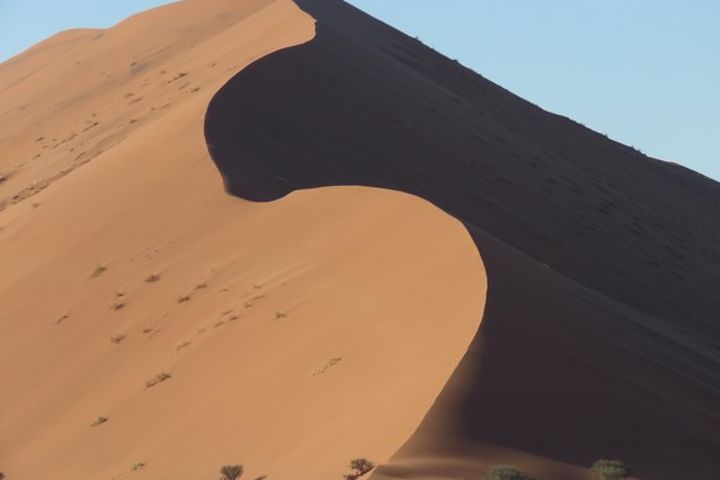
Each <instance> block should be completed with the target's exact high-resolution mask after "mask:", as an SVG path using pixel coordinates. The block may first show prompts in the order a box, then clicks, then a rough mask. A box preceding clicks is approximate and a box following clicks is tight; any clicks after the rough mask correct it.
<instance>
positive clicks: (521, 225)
mask: <svg viewBox="0 0 720 480" xmlns="http://www.w3.org/2000/svg"><path fill="white" fill-rule="evenodd" d="M297 3H298V5H299V6H300V7H301V8H302V9H303V10H304V11H306V12H307V13H308V14H310V15H311V16H313V17H314V18H315V19H316V20H317V26H316V30H317V34H316V36H315V38H314V39H313V40H312V41H310V42H307V43H305V44H303V45H300V46H297V47H294V48H291V49H287V50H282V51H278V52H275V53H273V54H271V55H268V56H267V57H264V58H263V59H261V60H260V61H258V62H256V63H254V64H252V65H250V66H249V67H248V68H246V69H245V70H243V71H242V72H240V73H239V74H238V75H236V76H235V77H234V78H233V79H232V80H231V81H230V82H228V83H227V84H226V85H225V86H223V88H222V89H221V90H220V91H219V92H218V94H217V95H216V96H215V97H214V98H213V100H212V102H211V103H210V106H209V108H208V113H207V116H206V122H205V134H206V138H207V140H208V146H209V149H210V151H211V153H212V156H213V160H214V161H215V163H216V164H217V166H218V168H219V169H220V170H221V172H222V173H223V177H224V180H225V184H226V187H227V188H228V190H229V191H230V192H231V193H233V194H235V195H237V196H240V197H243V198H250V199H254V200H273V199H276V198H281V197H282V196H283V195H285V194H287V193H288V192H292V191H294V190H297V189H306V188H313V187H321V186H326V185H366V186H372V187H382V188H387V189H393V190H400V191H404V192H407V193H410V194H413V195H416V196H419V197H422V198H425V199H427V200H429V201H431V202H432V203H433V204H435V205H437V206H438V207H440V208H441V209H443V210H444V211H446V212H448V213H449V214H450V215H452V216H454V217H456V218H457V219H459V220H460V221H461V222H463V224H464V225H465V226H466V227H467V228H468V230H469V232H470V234H471V235H472V237H473V240H474V241H475V243H476V245H477V246H478V250H479V251H480V252H481V253H482V257H483V261H484V263H485V265H486V267H487V271H488V279H489V280H488V281H489V284H490V287H489V291H488V300H487V307H486V309H485V314H484V317H483V322H482V325H481V328H480V330H479V332H478V335H477V336H476V338H475V340H474V341H473V343H472V345H471V346H470V349H469V352H468V354H467V355H466V356H465V357H464V358H463V360H462V362H461V364H460V366H459V367H458V369H457V370H456V371H455V373H454V375H453V377H452V378H451V380H450V381H449V383H448V384H447V385H446V387H445V388H444V390H443V393H442V394H441V396H440V398H439V399H438V401H437V402H436V403H435V404H434V405H433V408H432V409H431V411H430V412H429V413H428V415H427V416H426V418H425V419H424V421H423V423H422V425H421V426H420V427H419V429H418V430H417V431H416V433H415V434H414V435H413V437H412V438H411V439H410V440H409V441H408V442H407V444H406V445H405V446H404V447H403V448H402V449H401V450H400V451H399V452H398V454H397V455H396V456H395V458H394V462H393V464H391V465H389V466H385V467H382V468H381V469H380V470H379V471H378V472H377V473H378V476H385V477H402V478H429V476H432V478H457V477H466V476H469V477H480V476H481V475H483V473H484V472H485V471H486V469H487V467H488V466H489V465H492V464H493V463H515V464H517V465H518V466H520V467H522V468H524V469H525V470H526V471H528V472H529V473H530V474H532V475H533V476H534V477H535V478H538V479H540V480H545V479H555V478H565V479H568V480H571V479H573V480H575V479H576V480H580V479H583V478H587V476H588V475H589V471H588V467H589V465H590V464H591V463H592V462H594V461H595V460H597V459H598V458H618V459H621V460H623V461H625V462H626V463H628V464H629V465H631V466H632V468H633V471H634V472H635V474H636V475H637V476H638V477H640V478H652V479H657V480H674V479H676V478H684V477H687V476H693V477H694V478H703V479H707V480H713V479H714V478H715V477H716V475H717V472H718V471H720V463H718V460H717V459H716V458H715V457H716V456H715V455H714V454H713V453H712V452H715V451H718V450H720V437H719V436H718V435H717V432H719V431H720V417H719V416H718V415H717V412H718V411H720V349H719V348H718V346H720V324H719V323H718V322H717V321H716V320H715V319H716V318H717V316H718V313H720V301H719V300H718V297H717V295H715V293H714V292H716V291H717V290H718V289H720V269H718V265H719V264H718V259H719V258H720V252H719V251H718V248H717V245H718V243H717V239H718V238H720V226H719V225H718V224H717V222H715V220H714V219H715V218H717V215H718V214H719V213H720V212H718V205H720V186H719V185H718V183H717V182H714V181H712V180H710V179H708V178H705V177H703V176H702V175H699V174H697V173H695V172H692V171H690V170H688V169H685V168H682V167H679V166H677V165H674V164H670V163H668V162H663V161H660V160H656V159H652V158H648V157H647V156H645V155H643V154H642V153H640V152H638V151H636V150H634V149H632V148H630V147H627V146H625V145H621V144H619V143H617V142H614V141H612V140H610V139H608V138H607V137H605V136H604V135H601V134H598V133H596V132H593V131H591V130H589V129H587V128H585V127H583V126H582V125H579V124H577V123H575V122H573V121H572V120H570V119H568V118H565V117H561V116H559V115H555V114H552V113H549V112H546V111H543V110H542V109H540V108H538V107H537V106H535V105H532V104H530V103H528V102H526V101H524V100H522V99H521V98H519V97H517V96H515V95H513V94H511V93H510V92H508V91H506V90H504V89H502V88H501V87H499V86H497V85H495V84H493V83H492V82H489V81H488V80H486V79H484V78H483V77H481V76H480V75H478V74H476V73H475V72H472V71H471V70H469V69H467V68H465V67H463V66H462V65H459V64H458V63H457V62H455V61H452V60H450V59H448V58H446V57H443V56H442V55H440V54H438V53H437V52H435V51H433V50H431V49H430V48H428V47H426V46H425V45H423V44H422V43H421V42H419V41H417V40H413V39H411V38H409V37H407V36H406V35H404V34H402V33H400V32H398V31H396V30H394V29H392V28H390V27H388V26H386V25H384V24H382V23H381V22H379V21H377V20H375V19H372V18H371V17H369V16H367V15H365V14H364V13H362V12H360V11H359V10H357V9H355V8H354V7H352V6H351V5H349V4H347V3H345V2H342V1H339V0H337V1H336V0H298V1H297ZM279 119H282V120H281V121H280V120H279Z"/></svg>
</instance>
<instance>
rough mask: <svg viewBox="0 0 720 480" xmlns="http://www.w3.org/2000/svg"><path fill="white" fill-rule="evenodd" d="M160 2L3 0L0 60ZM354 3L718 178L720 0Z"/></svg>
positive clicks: (553, 104)
mask: <svg viewBox="0 0 720 480" xmlns="http://www.w3.org/2000/svg"><path fill="white" fill-rule="evenodd" d="M238 1H242V0H238ZM162 3H166V2H163V1H153V0H112V1H108V2H100V1H98V0H68V1H58V0H0V61H2V60H4V59H6V58H8V57H10V56H12V55H14V54H15V53H18V52H19V51H21V50H22V49H24V48H27V47H29V46H30V45H32V44H33V43H35V42H37V41H39V40H41V39H43V38H45V37H47V36H48V35H51V34H52V33H54V32H56V31H58V30H61V29H64V28H69V27H77V26H82V27H89V26H93V27H107V26H109V25H112V24H113V23H116V22H117V21H119V20H121V19H122V18H124V17H126V16H127V15H129V14H131V13H134V12H136V11H139V10H143V9H145V8H149V7H152V6H156V5H160V4H162ZM350 3H352V4H354V5H356V6H358V7H360V8H361V9H363V10H365V11H367V12H368V13H370V14H372V15H374V16H376V17H378V18H380V19H382V20H384V21H385V22H387V23H390V24H391V25H394V26H396V27H397V28H399V29H400V30H403V31H405V32H406V33H408V34H410V35H412V36H419V37H420V38H421V39H422V40H423V41H424V42H425V43H426V44H428V45H430V46H431V47H433V48H435V49H437V50H439V51H441V52H443V53H445V54H446V55H448V56H449V57H451V58H457V59H458V60H460V61H461V62H462V63H463V64H464V65H467V66H469V67H471V68H473V69H474V70H476V71H477V72H479V73H481V74H482V75H484V76H485V77H487V78H489V79H491V80H493V81H494V82H496V83H499V84H500V85H502V86H504V87H505V88H508V89H509V90H511V91H513V92H515V93H517V94H518V95H520V96H522V97H524V98H526V99H528V100H530V101H532V102H533V103H536V104H538V105H540V106H541V107H543V108H545V109H548V110H551V111H554V112H557V113H561V114H563V115H567V116H569V117H571V118H573V119H575V120H577V121H579V122H582V123H584V124H585V125H587V126H589V127H590V128H592V129H594V130H597V131H600V132H603V133H606V134H608V135H610V137H612V138H614V139H616V140H619V141H621V142H623V143H627V144H630V145H634V146H636V147H638V148H640V149H641V150H642V151H644V152H645V153H647V154H649V155H652V156H655V157H658V158H661V159H664V160H670V161H674V162H677V163H681V164H683V165H686V166H688V167H690V168H693V169H695V170H698V171H700V172H702V173H704V174H706V175H709V176H712V177H713V178H716V179H720V155H719V154H718V150H719V149H720V0H602V1H599V0H546V1H540V0H442V1H441V0H350ZM28 19H32V22H28Z"/></svg>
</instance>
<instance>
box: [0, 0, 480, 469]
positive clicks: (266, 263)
mask: <svg viewBox="0 0 720 480" xmlns="http://www.w3.org/2000/svg"><path fill="white" fill-rule="evenodd" d="M218 3H219V4H220V3H223V2H218ZM224 3H225V4H227V5H228V8H231V7H232V8H235V6H236V5H237V2H224ZM251 3H253V2H245V3H244V5H250V4H251ZM254 3H257V4H258V5H260V4H261V3H262V2H260V1H258V2H254ZM266 3H267V4H268V5H267V6H266V8H265V7H264V8H263V9H260V10H258V11H257V13H255V14H254V15H253V16H250V17H246V18H244V19H243V20H242V22H241V23H242V24H241V25H239V27H238V28H230V29H229V30H228V32H227V34H223V35H220V36H219V38H210V39H208V40H207V41H206V42H207V44H204V43H203V44H200V46H192V49H190V52H191V53H190V54H188V55H187V56H186V58H185V59H184V60H183V62H184V63H182V64H180V65H175V66H174V67H173V68H174V69H175V70H177V71H184V70H185V69H187V70H188V71H190V74H189V75H188V77H190V79H191V80H192V79H195V80H194V81H196V82H202V75H201V69H203V70H204V69H205V68H214V67H208V66H206V65H205V63H206V62H207V60H206V59H207V58H209V57H210V55H209V54H210V53H211V52H214V51H216V50H217V49H218V48H220V47H221V46H222V45H224V44H225V43H226V42H227V41H228V40H229V39H234V41H235V42H238V43H241V42H240V41H239V39H238V38H237V36H238V35H241V34H244V35H247V36H248V37H249V39H250V40H251V41H245V45H246V46H245V47H243V48H244V49H243V48H240V49H237V48H236V49H235V50H234V51H233V55H234V56H235V60H236V61H237V62H242V61H247V62H251V61H253V60H254V59H256V58H259V57H260V56H262V55H265V54H267V53H269V52H271V51H275V50H276V49H278V48H285V47H287V46H290V45H293V44H297V43H300V42H303V41H307V40H308V39H309V38H311V36H312V33H313V22H312V20H311V19H310V18H309V17H308V16H306V15H304V14H302V12H300V11H299V10H297V8H296V7H295V5H294V4H292V2H286V1H276V2H266ZM182 5H184V7H181V6H177V5H175V6H172V8H173V10H172V12H174V13H172V14H170V13H168V15H165V16H168V17H169V18H170V20H168V21H171V22H176V23H177V24H181V22H182V21H188V22H190V21H192V22H195V21H197V19H198V17H201V16H202V14H203V13H204V12H205V9H203V10H193V8H199V7H202V6H203V5H204V2H185V3H184V4H182ZM238 8H239V7H238ZM235 15H238V14H237V13H236V14H235ZM240 16H242V13H240ZM163 17H164V15H162V12H160V11H153V12H149V13H148V14H142V15H140V16H138V17H135V18H133V19H131V20H129V21H126V22H123V23H122V24H120V25H119V26H117V27H114V28H113V29H110V30H107V31H104V33H103V35H102V36H101V37H99V39H98V40H97V41H96V40H92V41H90V40H88V41H89V42H90V43H89V46H85V47H83V48H87V49H89V50H87V51H86V50H83V49H82V48H80V47H78V46H76V45H73V47H72V48H73V52H75V53H73V55H75V54H78V55H79V56H80V63H79V65H82V64H83V63H86V64H89V65H91V67H88V68H90V70H89V71H87V72H85V73H86V75H81V74H80V72H79V71H74V73H73V78H77V79H78V81H81V80H83V81H84V80H85V79H87V78H88V77H91V76H92V75H94V74H95V73H97V74H100V73H101V72H94V71H93V70H92V65H94V64H95V63H96V62H94V61H93V62H90V61H89V60H86V59H85V57H84V56H83V55H85V56H89V57H92V56H93V55H94V56H98V55H102V52H103V51H104V50H103V49H107V48H109V49H110V50H111V51H116V50H117V49H116V47H117V45H116V44H115V42H116V41H123V42H124V41H128V42H129V41H131V40H132V39H133V38H134V37H133V35H137V32H138V31H145V27H147V22H150V23H152V22H157V20H158V19H159V18H163ZM183 19H186V20H183ZM143 22H145V23H143ZM143 25H145V26H144V27H143ZM272 32H279V33H277V35H275V34H274V33H272ZM223 37H224V38H223ZM178 48H179V47H178ZM50 50H52V49H50ZM88 51H89V53H83V52H88ZM34 53H36V54H37V52H34ZM38 55H39V54H38ZM108 58H110V57H109V56H108ZM18 60H19V61H16V62H13V65H11V67H12V69H13V70H12V71H13V72H17V71H20V72H21V73H22V72H23V69H28V68H29V70H33V69H34V68H35V66H36V64H41V63H42V58H41V57H39V56H37V55H36V56H34V57H33V58H32V59H30V60H29V61H30V64H29V67H28V66H27V65H28V64H27V63H23V61H22V60H23V59H22V58H19V59H18ZM36 62H37V63H36ZM171 63H172V62H171ZM72 64H73V63H72V62H70V65H72ZM64 66H65V63H63V62H61V65H59V66H57V67H55V68H61V67H63V68H64ZM107 66H108V65H107V62H106V63H105V64H103V66H102V67H101V68H107ZM231 66H232V65H231ZM123 67H124V68H125V66H123ZM73 68H80V67H73ZM148 68H149V67H148ZM153 68H156V69H157V70H160V69H161V68H162V69H167V68H168V67H165V66H163V67H153ZM196 69H197V71H196ZM153 73H154V72H153ZM0 74H3V70H1V69H0ZM14 74H15V73H13V75H14ZM24 74H25V73H23V75H24ZM91 74H92V75H91ZM8 76H12V75H10V74H8ZM53 77H60V78H61V77H62V72H60V73H57V72H55V74H50V73H48V72H45V73H43V72H40V73H34V74H32V75H31V76H30V78H33V79H36V81H38V82H40V81H41V80H43V79H46V80H48V81H49V79H52V78H53ZM3 78H5V77H3ZM226 80H227V78H225V79H224V80H223V79H222V78H221V77H218V76H215V77H212V78H210V79H208V80H207V81H206V82H205V83H201V84H202V85H203V88H202V89H201V90H200V91H199V92H197V93H196V94H195V95H193V96H189V97H183V99H182V101H176V102H175V103H172V102H171V105H170V107H168V108H167V109H166V110H165V113H164V114H163V115H158V116H153V115H148V117H146V118H141V119H140V120H139V121H137V122H134V123H132V124H131V125H132V126H128V127H127V128H129V129H126V130H122V132H121V133H118V135H120V134H122V135H123V136H124V138H123V140H122V141H120V142H118V143H116V144H115V143H112V142H105V143H103V140H102V139H100V143H102V146H103V149H102V151H100V152H99V153H98V154H97V156H96V157H94V158H93V160H92V161H91V162H88V163H85V164H83V165H82V168H79V167H78V168H75V169H73V170H72V171H70V172H69V173H66V174H64V175H63V176H62V177H59V178H53V181H52V182H50V183H49V184H48V185H47V186H45V187H44V188H43V189H42V190H41V191H38V192H33V196H32V197H31V198H32V200H29V199H28V200H23V201H21V202H18V203H16V204H12V205H9V206H8V207H7V208H6V209H5V210H3V211H2V212H0V226H2V229H1V230H0V247H1V248H0V263H2V264H3V265H4V266H9V268H5V270H4V272H3V276H2V278H0V296H1V297H2V298H3V302H2V303H1V304H0V352H2V360H3V361H2V362H0V377H1V378H3V389H6V390H4V391H6V392H11V394H3V395H2V398H1V400H0V407H1V408H0V451H2V458H0V471H2V472H4V473H5V474H6V475H7V476H8V478H36V477H39V476H42V475H45V474H47V472H48V471H52V472H53V477H54V478H58V479H68V480H69V479H73V480H74V479H77V478H125V477H126V476H128V475H132V476H133V477H137V478H191V477H192V478H210V477H213V476H215V475H216V472H217V469H218V468H219V466H220V465H223V464H227V463H243V464H244V465H245V467H246V474H245V475H246V476H248V477H249V478H255V477H258V476H260V475H268V476H269V477H270V478H285V477H290V476H292V477H293V478H308V479H310V478H340V476H341V475H342V474H343V473H346V471H347V463H348V461H349V459H351V458H354V457H359V456H365V457H368V458H371V459H373V460H375V461H376V462H381V463H382V462H385V461H386V460H387V459H388V458H389V457H390V456H391V455H392V454H393V453H394V452H395V451H396V450H397V449H398V448H399V447H400V446H401V445H402V443H403V442H404V441H405V440H406V439H407V438H408V437H409V436H410V435H411V434H412V432H413V431H414V429H415V428H416V426H417V425H418V423H419V422H420V421H421V420H422V418H423V416H424V415H425V413H426V412H427V410H428V409H429V408H430V406H431V404H432V403H433V401H434V400H435V398H436V397H437V395H438V393H439V392H440V390H441V389H442V387H443V385H444V384H445V382H446V380H447V378H448V377H449V376H450V375H451V374H452V372H453V370H454V369H455V367H456V365H457V364H458V362H459V361H460V358H461V357H462V356H463V354H464V353H465V351H466V349H467V346H468V344H469V342H470V340H471V339H472V338H473V336H474V334H475V332H476V331H477V328H478V323H479V322H480V319H481V317H482V310H483V306H484V301H485V294H484V292H485V290H486V279H485V273H484V267H483V265H482V261H481V259H480V257H479V256H478V254H477V250H476V248H475V246H474V244H473V242H472V240H471V239H470V237H469V235H468V233H467V231H466V230H465V228H464V227H463V226H462V225H461V224H460V223H459V222H458V221H457V220H455V219H453V218H452V217H450V216H448V215H447V214H445V213H444V212H442V211H440V210H439V209H437V208H436V207H435V206H433V205H431V204H430V203H428V202H426V201H424V200H421V199H419V198H417V197H413V196H411V195H407V194H403V193H400V192H393V191H387V190H382V189H373V188H365V187H332V188H323V189H316V190H311V191H300V192H294V193H292V194H290V195H288V196H287V197H286V198H283V199H282V200H278V201H276V202H272V203H267V204H255V203H250V202H243V201H238V200H237V199H233V198H231V197H229V196H227V195H225V194H224V193H223V192H222V189H221V186H220V183H219V181H218V178H217V172H216V171H215V170H214V168H213V166H212V162H210V160H209V158H208V156H207V150H206V144H205V139H204V137H203V136H202V125H201V122H202V117H203V114H204V112H205V109H206V108H207V105H208V102H209V99H210V96H211V95H212V94H213V93H214V91H215V88H216V87H218V88H219V85H221V84H222V82H224V81H226ZM166 82H167V81H166V80H163V82H162V83H159V84H157V87H156V88H157V89H158V91H159V92H161V94H159V95H158V96H160V97H163V95H164V94H165V93H166V92H169V91H170V90H169V89H170V88H171V87H172V88H173V89H176V88H177V87H176V86H175V85H176V84H175V83H166ZM18 85H20V86H19V87H17V88H20V90H21V91H19V92H15V93H16V96H17V98H15V99H14V100H13V101H14V102H16V104H18V105H22V104H23V102H27V98H25V99H23V94H25V93H27V92H29V91H32V90H33V89H38V90H42V89H40V88H38V86H37V85H36V86H35V87H32V86H31V85H21V84H18ZM155 86H156V84H153V83H150V84H149V87H152V88H155ZM67 88H68V91H69V92H71V93H70V95H71V96H72V90H73V88H76V86H75V84H73V83H72V82H68V83H67ZM83 88H85V87H83ZM121 88H122V90H121V91H120V92H118V93H119V96H120V98H121V99H123V97H124V91H126V89H128V88H129V87H127V86H125V87H121ZM133 88H135V87H133ZM138 88H139V87H138ZM80 90H82V89H80ZM23 92H25V93H23ZM145 95H146V97H145V98H146V99H147V98H148V97H147V95H149V94H145ZM107 96H108V95H107V92H106V91H105V90H100V91H97V92H95V91H89V93H88V94H87V95H86V96H84V97H83V98H82V99H81V100H80V101H75V102H74V103H71V104H68V105H67V106H66V107H65V108H66V110H57V108H56V109H55V110H53V111H51V112H49V113H47V114H46V115H43V114H42V111H41V110H40V109H41V107H42V105H44V104H43V99H42V98H40V99H37V100H36V101H35V102H34V106H33V103H30V107H27V108H23V109H22V110H21V111H22V112H29V113H28V114H27V116H26V117H22V116H21V117H20V121H19V126H18V127H17V128H18V132H20V129H27V130H28V131H27V133H12V135H11V137H12V138H13V142H9V143H6V144H4V145H2V148H3V149H4V150H3V151H4V152H5V151H9V152H14V151H16V152H23V151H24V150H25V149H27V148H28V147H27V146H28V145H32V142H34V141H35V138H36V137H38V136H40V135H41V134H44V135H47V136H48V137H50V136H51V135H54V136H60V134H59V133H57V132H58V130H60V131H62V128H63V126H64V125H65V123H60V122H61V120H63V121H65V122H67V119H68V118H72V117H73V115H76V114H77V112H79V111H80V112H95V113H97V116H98V118H100V119H101V124H102V125H104V123H102V122H108V120H107V118H109V117H111V116H112V113H113V112H112V111H111V109H112V107H111V106H110V103H111V102H109V101H108V100H107ZM138 96H139V95H138ZM123 100H124V102H123ZM123 100H121V102H123V103H129V100H128V99H127V98H124V99H123ZM157 100H159V101H161V102H162V101H164V100H161V99H160V98H158V99H157ZM52 103H53V102H50V101H48V102H47V104H48V105H49V104H52ZM12 105H15V104H12ZM12 105H11V106H12ZM137 105H142V102H140V103H137V104H135V103H133V104H132V105H131V106H129V108H130V109H133V108H137ZM146 108H147V107H146ZM132 114H134V113H131V115H132ZM23 115H24V114H23ZM38 117H43V118H41V119H39V120H38V119H37V118H38ZM34 118H35V120H34ZM35 121H37V122H40V123H38V124H37V125H36V124H34V123H33V122H35ZM53 122H58V123H57V124H56V123H53ZM38 125H39V126H38ZM6 126H7V124H6ZM6 128H10V127H6ZM94 131H97V129H91V130H88V132H90V133H89V134H86V135H90V134H93V132H94ZM16 135H17V138H14V137H15V136H16ZM23 135H24V136H26V137H28V138H23ZM81 138H87V137H82V136H81ZM84 141H87V140H84ZM73 142H75V140H70V141H69V142H68V143H69V144H70V145H73ZM63 148H65V146H64V144H63V146H62V147H57V148H56V149H48V150H52V152H51V153H48V151H44V154H43V157H42V160H41V161H40V162H39V165H40V166H39V167H38V168H46V167H43V165H42V162H46V161H47V162H48V164H49V163H50V160H53V159H58V161H60V162H62V161H64V160H63V157H61V156H60V154H59V153H57V152H60V151H61V150H62V149H63ZM74 153H76V152H74ZM53 155H54V156H53ZM46 159H47V160H46ZM47 168H48V172H50V170H49V169H50V166H47ZM139 173H141V174H139ZM23 175H26V173H25V172H23V171H22V170H21V171H20V172H19V173H17V175H16V176H14V177H12V178H11V179H10V180H11V181H12V182H17V185H22V182H23V181H24V179H23ZM5 187H7V188H8V189H9V190H10V191H12V189H11V187H12V188H15V186H14V185H10V186H8V185H3V188H5ZM2 192H5V190H3V191H1V192H0V193H2ZM438 252H443V254H442V255H438ZM18 259H22V261H18ZM155 277H157V278H155ZM238 366H242V367H241V368H239V367H238ZM160 372H167V373H169V374H170V378H169V379H167V380H166V381H164V382H162V383H160V384H157V385H154V386H152V387H151V388H145V382H146V380H148V379H150V378H152V377H153V376H154V375H156V374H158V373H160ZM389 406H391V408H389ZM99 416H103V417H106V418H107V422H105V423H102V424H100V425H97V426H94V427H91V426H90V424H91V423H93V422H94V421H95V420H96V418H97V417H99ZM134 465H135V466H137V465H141V468H139V469H136V470H134V471H133V470H132V466H134Z"/></svg>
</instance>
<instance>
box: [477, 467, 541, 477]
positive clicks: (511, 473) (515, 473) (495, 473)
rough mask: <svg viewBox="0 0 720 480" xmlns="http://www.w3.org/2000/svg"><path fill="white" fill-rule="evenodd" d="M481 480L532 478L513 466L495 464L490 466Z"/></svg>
mask: <svg viewBox="0 0 720 480" xmlns="http://www.w3.org/2000/svg"><path fill="white" fill-rule="evenodd" d="M483 480H533V478H532V477H531V476H529V475H527V474H526V473H524V472H522V471H520V470H518V469H517V468H515V467H511V466H509V465H496V466H494V467H490V470H488V471H487V473H486V474H485V476H484V477H483Z"/></svg>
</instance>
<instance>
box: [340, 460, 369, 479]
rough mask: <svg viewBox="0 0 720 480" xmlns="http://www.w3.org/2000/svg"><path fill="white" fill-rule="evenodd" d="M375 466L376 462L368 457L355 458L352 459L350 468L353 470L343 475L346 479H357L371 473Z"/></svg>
mask: <svg viewBox="0 0 720 480" xmlns="http://www.w3.org/2000/svg"><path fill="white" fill-rule="evenodd" d="M373 468H375V464H374V463H373V462H372V461H370V460H368V459H367V458H355V459H353V460H350V470H352V472H351V473H347V474H345V475H343V478H345V480H357V479H358V478H360V477H362V476H363V475H366V474H367V473H370V471H371V470H372V469H373Z"/></svg>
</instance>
